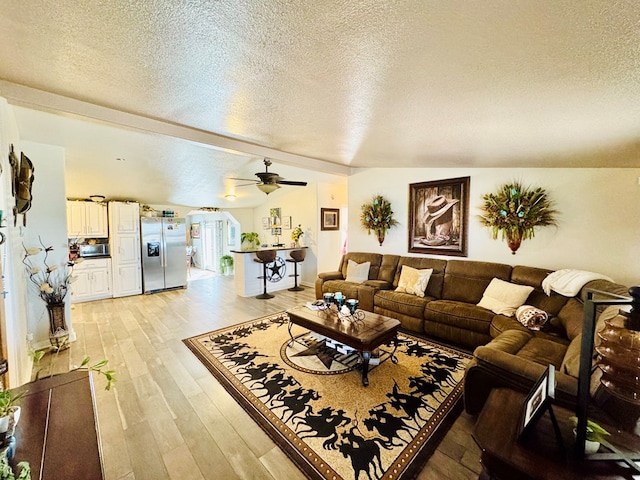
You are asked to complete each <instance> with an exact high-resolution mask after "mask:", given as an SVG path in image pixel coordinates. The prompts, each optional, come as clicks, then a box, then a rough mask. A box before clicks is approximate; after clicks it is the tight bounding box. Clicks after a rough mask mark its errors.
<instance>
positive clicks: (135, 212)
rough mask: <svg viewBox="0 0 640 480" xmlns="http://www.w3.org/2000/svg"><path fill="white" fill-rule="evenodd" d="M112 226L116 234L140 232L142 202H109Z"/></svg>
mask: <svg viewBox="0 0 640 480" xmlns="http://www.w3.org/2000/svg"><path fill="white" fill-rule="evenodd" d="M109 209H110V226H111V228H112V233H114V234H139V233H140V204H139V203H135V202H109Z"/></svg>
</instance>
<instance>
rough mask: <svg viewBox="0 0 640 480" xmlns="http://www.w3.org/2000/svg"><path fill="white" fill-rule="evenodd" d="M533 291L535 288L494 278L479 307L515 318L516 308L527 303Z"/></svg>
mask: <svg viewBox="0 0 640 480" xmlns="http://www.w3.org/2000/svg"><path fill="white" fill-rule="evenodd" d="M532 291H533V287H529V286H527V285H516V284H515V283H509V282H505V281H504V280H500V279H499V278H494V279H493V280H491V283H489V286H487V289H486V290H485V291H484V294H483V295H482V299H481V300H480V303H478V306H479V307H484V308H486V309H488V310H491V311H492V312H493V313H497V314H501V315H506V316H507V317H513V314H514V313H515V311H516V308H518V307H519V306H520V305H523V304H524V302H526V301H527V298H528V297H529V294H530V293H531V292H532Z"/></svg>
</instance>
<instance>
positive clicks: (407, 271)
mask: <svg viewBox="0 0 640 480" xmlns="http://www.w3.org/2000/svg"><path fill="white" fill-rule="evenodd" d="M432 273H433V268H427V269H424V270H418V269H416V268H413V267H409V266H407V265H403V266H402V270H401V271H400V280H398V287H397V288H396V292H403V293H410V294H411V295H416V296H418V297H424V292H425V290H426V289H427V284H428V283H429V279H430V278H431V274H432Z"/></svg>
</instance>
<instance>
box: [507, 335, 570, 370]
mask: <svg viewBox="0 0 640 480" xmlns="http://www.w3.org/2000/svg"><path fill="white" fill-rule="evenodd" d="M566 351H567V347H566V345H562V344H560V343H558V342H553V341H551V340H547V339H546V338H539V337H531V339H530V340H529V341H528V342H527V343H526V344H525V345H524V346H523V347H522V348H521V349H520V350H519V351H518V353H517V354H516V355H517V356H518V357H520V358H524V359H526V360H530V361H532V362H535V363H538V364H540V365H549V364H552V365H553V366H554V367H556V368H557V369H559V368H560V367H561V365H562V360H563V359H564V355H565V353H566Z"/></svg>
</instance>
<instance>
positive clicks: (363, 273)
mask: <svg viewBox="0 0 640 480" xmlns="http://www.w3.org/2000/svg"><path fill="white" fill-rule="evenodd" d="M370 267H371V262H364V263H356V262H354V261H353V260H349V263H347V278H346V280H347V282H353V283H362V282H366V281H367V280H369V268H370Z"/></svg>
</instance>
